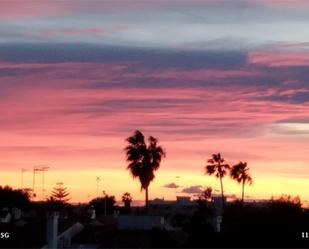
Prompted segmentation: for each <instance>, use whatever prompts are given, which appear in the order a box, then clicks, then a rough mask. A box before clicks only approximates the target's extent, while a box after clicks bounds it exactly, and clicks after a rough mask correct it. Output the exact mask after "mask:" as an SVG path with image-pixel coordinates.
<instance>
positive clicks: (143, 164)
mask: <svg viewBox="0 0 309 249" xmlns="http://www.w3.org/2000/svg"><path fill="white" fill-rule="evenodd" d="M126 141H127V142H128V146H127V147H126V148H125V151H126V155H127V162H128V166H127V169H128V170H130V172H131V174H132V176H133V178H138V179H139V180H140V183H141V191H142V190H143V189H144V190H145V206H146V210H147V209H148V187H149V184H150V182H151V181H152V180H153V179H154V178H155V175H154V171H156V170H158V169H159V167H160V163H161V159H162V157H165V152H164V150H163V149H162V147H161V146H158V144H157V142H158V140H157V139H156V138H154V137H152V136H150V137H149V138H148V144H146V142H145V138H144V135H143V133H142V132H140V131H139V130H137V131H135V132H134V134H133V135H132V136H131V137H128V138H127V139H126Z"/></svg>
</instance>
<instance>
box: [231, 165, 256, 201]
mask: <svg viewBox="0 0 309 249" xmlns="http://www.w3.org/2000/svg"><path fill="white" fill-rule="evenodd" d="M248 171H249V168H248V164H247V163H246V162H239V163H238V164H236V165H234V166H233V167H232V169H231V172H230V173H231V177H232V179H234V180H235V181H237V182H238V183H239V184H242V193H241V202H242V203H244V195H245V185H246V184H249V185H251V184H252V183H253V180H252V178H251V176H250V174H249V173H248Z"/></svg>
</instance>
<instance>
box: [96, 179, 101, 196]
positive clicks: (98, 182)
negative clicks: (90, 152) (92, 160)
mask: <svg viewBox="0 0 309 249" xmlns="http://www.w3.org/2000/svg"><path fill="white" fill-rule="evenodd" d="M96 181H97V197H99V184H100V181H101V177H99V176H97V178H96Z"/></svg>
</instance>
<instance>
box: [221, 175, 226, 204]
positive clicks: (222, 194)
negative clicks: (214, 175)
mask: <svg viewBox="0 0 309 249" xmlns="http://www.w3.org/2000/svg"><path fill="white" fill-rule="evenodd" d="M220 185H221V198H222V207H224V204H225V203H224V192H223V183H222V177H220Z"/></svg>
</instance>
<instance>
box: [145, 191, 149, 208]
mask: <svg viewBox="0 0 309 249" xmlns="http://www.w3.org/2000/svg"><path fill="white" fill-rule="evenodd" d="M145 208H146V212H148V186H147V187H146V189H145Z"/></svg>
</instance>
